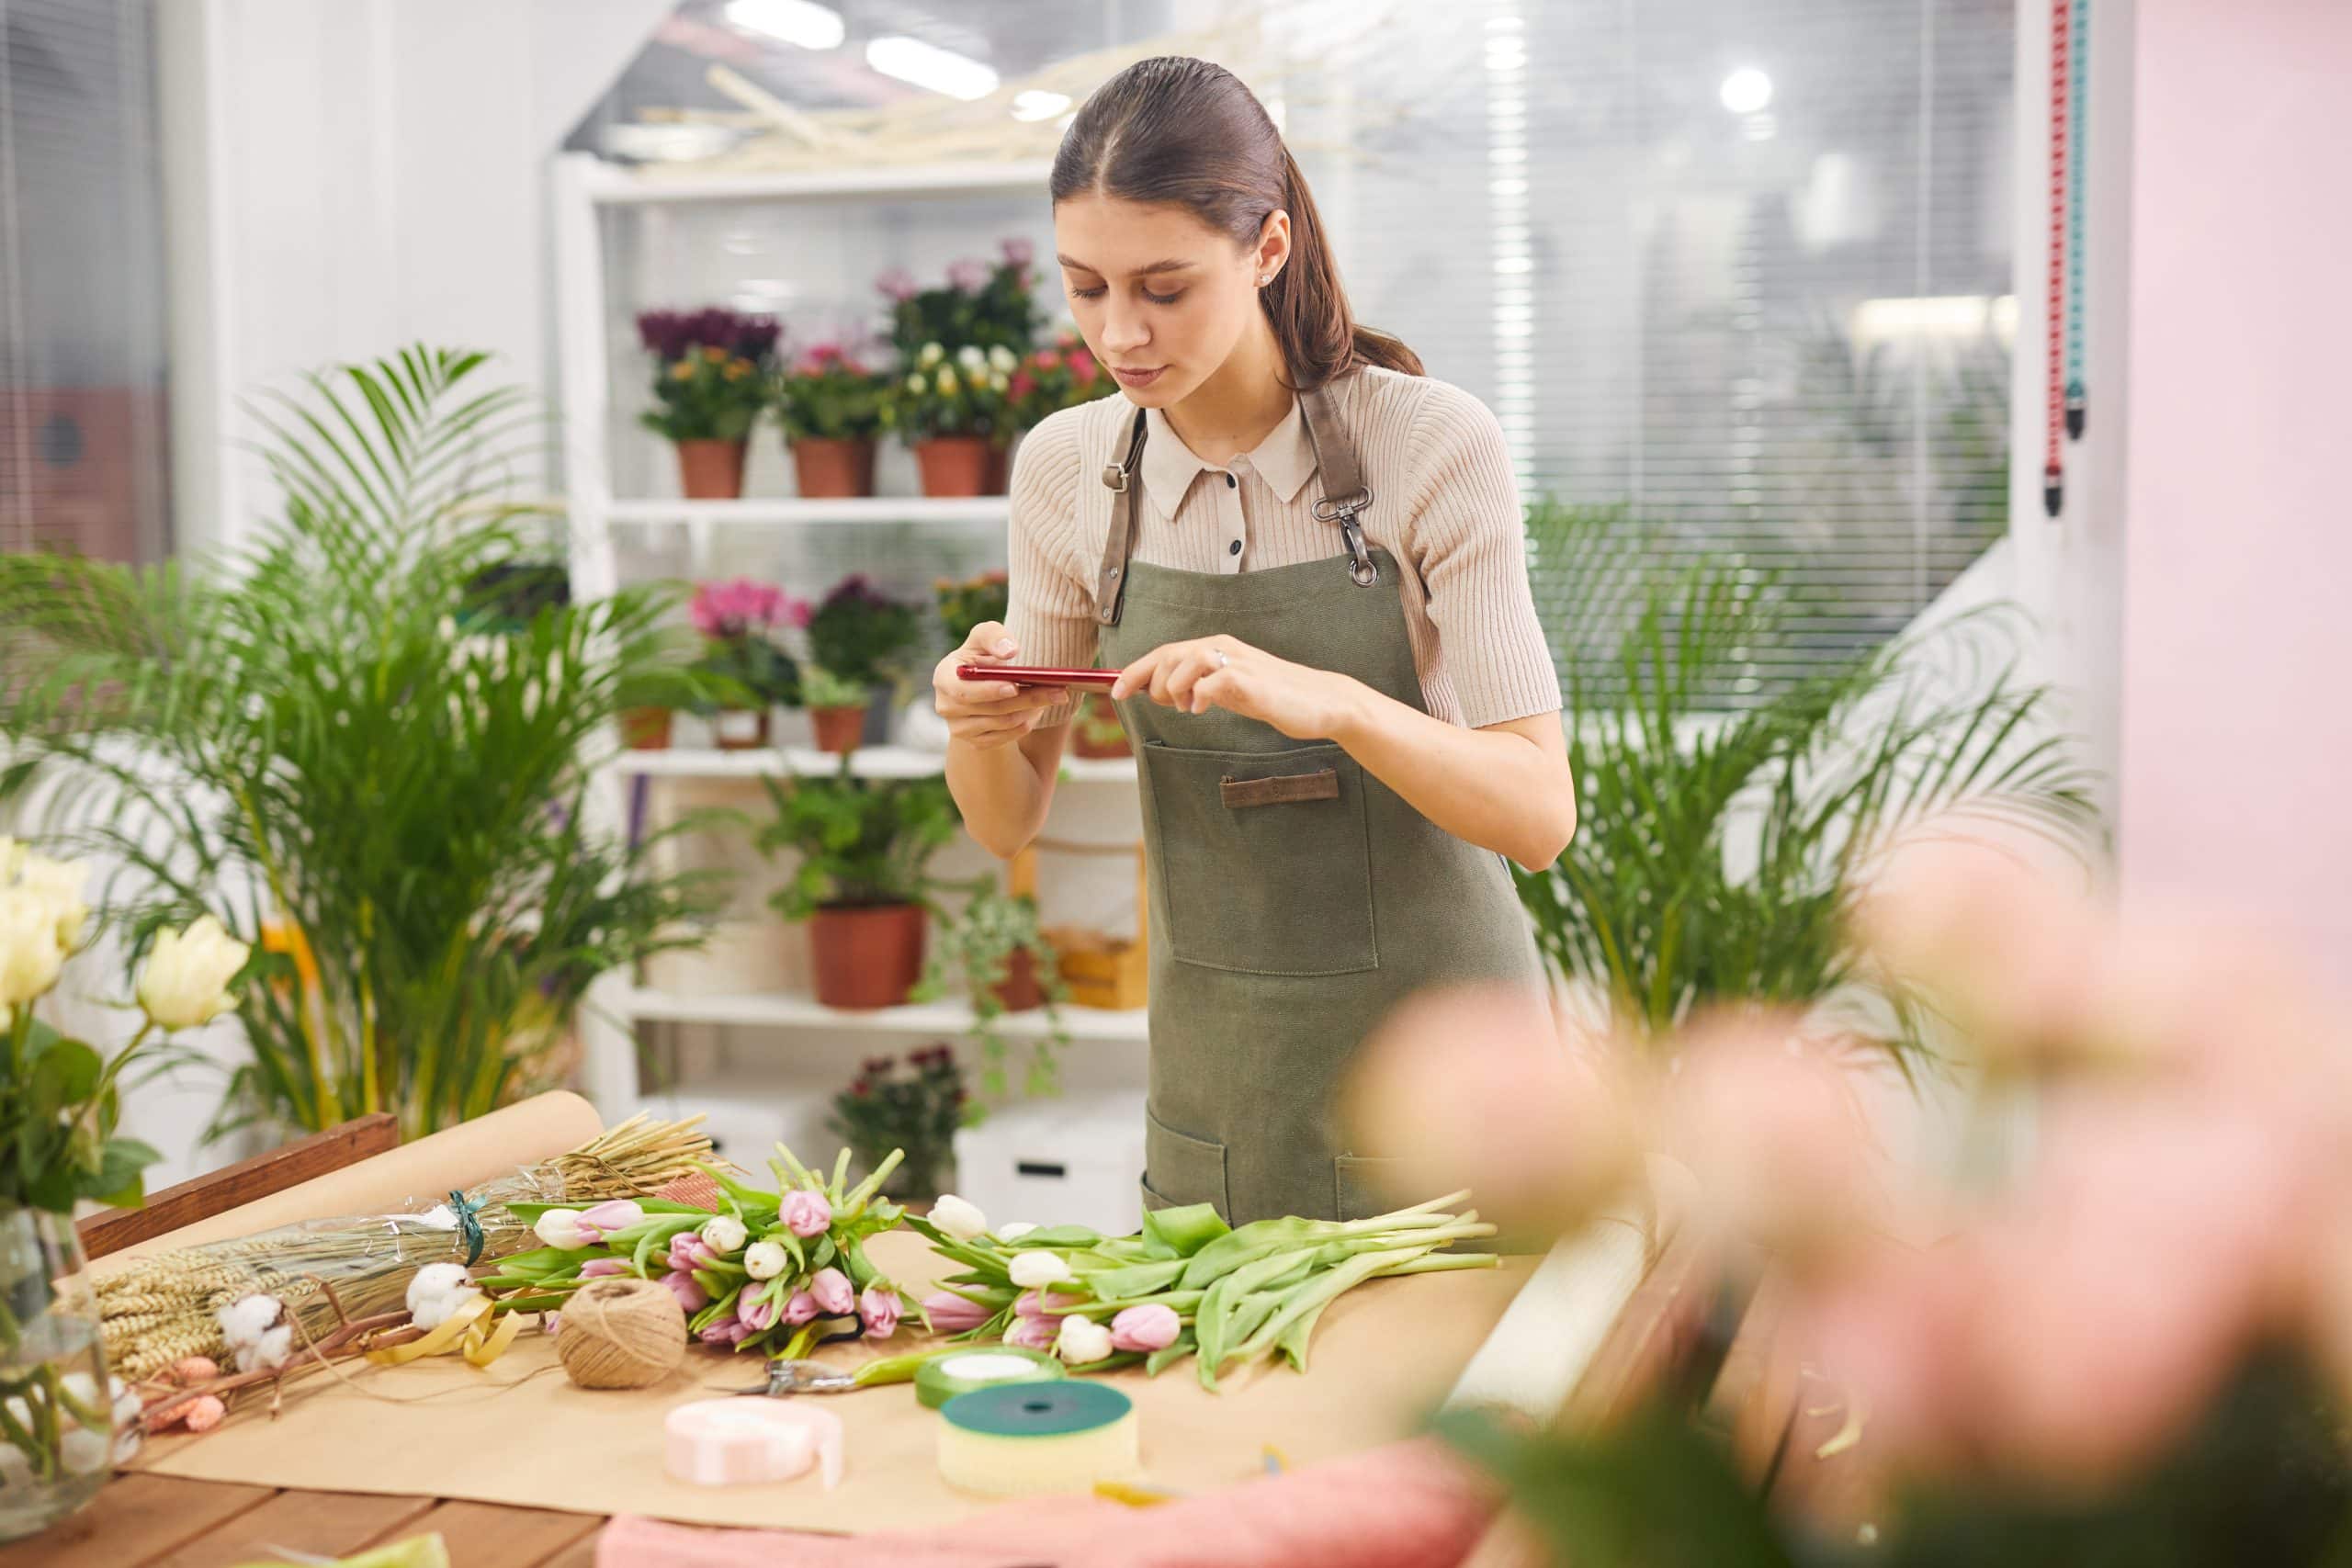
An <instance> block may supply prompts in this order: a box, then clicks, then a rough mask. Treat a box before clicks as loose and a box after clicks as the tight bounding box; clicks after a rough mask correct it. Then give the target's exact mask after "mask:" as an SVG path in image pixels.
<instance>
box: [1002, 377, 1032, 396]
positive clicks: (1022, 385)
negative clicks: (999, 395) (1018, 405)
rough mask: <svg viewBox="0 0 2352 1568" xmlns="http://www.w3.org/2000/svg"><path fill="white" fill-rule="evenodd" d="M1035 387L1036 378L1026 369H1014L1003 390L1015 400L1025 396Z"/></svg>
mask: <svg viewBox="0 0 2352 1568" xmlns="http://www.w3.org/2000/svg"><path fill="white" fill-rule="evenodd" d="M1036 389H1037V378H1035V377H1034V376H1032V375H1030V374H1029V372H1027V371H1026V370H1015V371H1014V372H1013V373H1012V379H1011V380H1010V381H1008V382H1007V383H1006V385H1005V390H1006V391H1007V392H1008V393H1009V394H1011V395H1012V397H1013V398H1014V399H1015V400H1018V399H1022V398H1025V397H1027V396H1028V395H1029V394H1030V393H1032V392H1034V391H1035V390H1036Z"/></svg>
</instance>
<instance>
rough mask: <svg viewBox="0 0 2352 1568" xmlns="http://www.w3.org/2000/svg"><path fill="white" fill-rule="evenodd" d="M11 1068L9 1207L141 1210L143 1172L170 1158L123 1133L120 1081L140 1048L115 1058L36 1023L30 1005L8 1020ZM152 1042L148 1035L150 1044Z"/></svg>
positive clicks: (6, 1104)
mask: <svg viewBox="0 0 2352 1568" xmlns="http://www.w3.org/2000/svg"><path fill="white" fill-rule="evenodd" d="M0 1031H5V1036H6V1037H5V1040H0V1045H5V1047H6V1053H7V1056H6V1073H5V1074H0V1147H5V1148H6V1150H7V1156H6V1158H5V1159H0V1203H15V1204H21V1205H23V1206H25V1207H27V1208H33V1209H45V1210H47V1211H49V1212H50V1213H55V1214H70V1213H73V1212H74V1205H75V1204H76V1203H80V1202H85V1201H86V1202H96V1203H105V1204H108V1205H110V1206H113V1207H118V1208H135V1207H136V1206H137V1205H138V1204H139V1203H140V1202H141V1201H142V1200H143V1198H144V1191H143V1188H142V1183H141V1177H140V1172H141V1171H142V1170H144V1169H146V1168H147V1167H149V1166H151V1165H153V1164H154V1163H155V1162H156V1161H157V1160H159V1159H161V1158H163V1157H164V1156H162V1155H160V1154H158V1153H157V1152H156V1151H155V1150H154V1149H153V1148H152V1147H150V1146H149V1145H145V1144H142V1143H141V1142H140V1141H139V1140H137V1139H136V1138H122V1137H117V1136H116V1135H115V1126H116V1124H117V1122H119V1120H120V1119H121V1115H122V1098H121V1092H120V1084H119V1079H120V1077H121V1075H122V1070H123V1067H124V1066H125V1065H126V1064H127V1063H128V1062H129V1061H130V1057H131V1055H132V1053H133V1052H134V1051H136V1050H137V1049H138V1046H139V1043H140V1042H139V1041H133V1042H132V1043H131V1044H130V1046H129V1047H127V1048H125V1049H124V1050H123V1051H122V1052H120V1053H119V1055H116V1056H115V1057H114V1058H113V1059H112V1060H111V1061H109V1060H107V1059H105V1058H103V1057H101V1056H100V1055H98V1053H97V1052H96V1051H95V1050H93V1049H91V1047H90V1046H88V1045H86V1044H85V1043H83V1042H81V1041H79V1040H69V1039H67V1038H66V1037H65V1036H63V1035H62V1034H60V1033H58V1032H57V1031H55V1030H54V1029H51V1028H50V1027H49V1025H47V1024H45V1023H42V1022H40V1021H38V1020H36V1019H35V1018H34V1017H33V1013H32V1008H31V1007H30V1006H29V1005H27V1006H23V1007H18V1008H16V1009H14V1010H12V1011H11V1012H9V1013H0ZM144 1038H145V1032H144V1031H142V1032H141V1039H142V1040H143V1039H144Z"/></svg>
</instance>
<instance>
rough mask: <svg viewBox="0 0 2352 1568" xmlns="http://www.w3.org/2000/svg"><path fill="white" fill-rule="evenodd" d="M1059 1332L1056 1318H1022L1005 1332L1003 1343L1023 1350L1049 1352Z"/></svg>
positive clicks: (1058, 1322)
mask: <svg viewBox="0 0 2352 1568" xmlns="http://www.w3.org/2000/svg"><path fill="white" fill-rule="evenodd" d="M1061 1331H1062V1324H1061V1319H1059V1318H1057V1317H1024V1318H1021V1319H1019V1320H1017V1321H1016V1322H1015V1323H1014V1324H1013V1325H1012V1327H1011V1328H1009V1329H1007V1330H1005V1335H1004V1342H1005V1343H1006V1344H1008V1345H1017V1346H1019V1347H1020V1348H1022V1349H1023V1350H1051V1349H1052V1348H1054V1340H1055V1338H1056V1337H1058V1336H1059V1335H1060V1333H1061Z"/></svg>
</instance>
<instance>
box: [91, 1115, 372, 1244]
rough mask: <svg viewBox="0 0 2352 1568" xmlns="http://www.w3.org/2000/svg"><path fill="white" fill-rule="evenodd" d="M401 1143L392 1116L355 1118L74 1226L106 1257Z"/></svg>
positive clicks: (339, 1168) (96, 1215) (97, 1215)
mask: <svg viewBox="0 0 2352 1568" xmlns="http://www.w3.org/2000/svg"><path fill="white" fill-rule="evenodd" d="M400 1141H401V1129H400V1122H399V1120H398V1119H397V1118H395V1117H393V1116H391V1115H390V1114H389V1113H386V1112H379V1113H377V1114H376V1115H373V1116H360V1117H356V1118H355V1119H353V1120H351V1121H349V1122H342V1123H339V1124H338V1125H336V1126H333V1127H330V1128H328V1129H327V1130H326V1131H325V1132H323V1133H313V1134H311V1135H310V1136H309V1137H307V1138H301V1139H298V1140H297V1141H295V1142H293V1143H290V1144H288V1145H285V1146H284V1147H282V1148H276V1149H272V1150H270V1151H269V1152H268V1153H266V1154H259V1155H255V1156H254V1157H253V1158H251V1159H245V1160H239V1161H238V1162H237V1163H236V1164H234V1165H230V1166H223V1167H221V1168H220V1169H219V1170H215V1171H209V1172H207V1173H206V1174H204V1175H202V1176H199V1177H197V1178H195V1179H192V1180H188V1181H183V1182H181V1183H180V1184H179V1185H178V1186H176V1187H166V1188H164V1190H162V1191H161V1192H158V1193H156V1194H155V1195H154V1196H153V1197H151V1198H149V1199H148V1200H147V1201H146V1203H145V1204H144V1205H143V1206H142V1207H140V1208H137V1209H125V1210H121V1211H119V1212H116V1213H105V1214H94V1215H92V1216H91V1217H90V1218H88V1219H86V1220H84V1221H83V1222H82V1223H81V1224H79V1225H78V1226H76V1227H75V1228H76V1229H77V1230H78V1231H79V1233H80V1235H81V1237H82V1250H83V1252H84V1253H85V1254H87V1255H88V1256H89V1257H92V1258H104V1257H105V1256H106V1255H107V1253H109V1252H119V1251H121V1250H122V1249H123V1248H124V1247H130V1246H132V1245H134V1244H136V1243H138V1242H142V1241H146V1240H148V1239H150V1238H151V1237H153V1236H159V1235H164V1234H165V1233H166V1232H169V1231H175V1230H177V1229H179V1228H180V1227H181V1226H182V1225H189V1224H195V1223H196V1222H197V1221H198V1220H204V1219H209V1218H211V1217H212V1216H213V1215H215V1214H220V1213H227V1212H228V1211H229V1210H231V1209H233V1208H236V1207H237V1206H238V1205H240V1204H243V1203H250V1202H252V1201H254V1199H256V1198H266V1197H268V1196H269V1195H270V1194H271V1193H273V1192H283V1191H284V1190H286V1189H288V1188H289V1187H292V1186H294V1185H296V1184H297V1183H300V1182H304V1181H308V1180H310V1179H311V1178H312V1177H314V1176H322V1175H324V1174H325V1173H326V1172H328V1171H331V1170H341V1169H342V1168H344V1167H345V1166H347V1165H355V1164H356V1163H357V1162H359V1161H360V1160H363V1159H366V1158H368V1156H370V1155H379V1154H382V1153H383V1152H384V1151H385V1150H387V1149H390V1148H393V1147H396V1146H397V1145H399V1143H400Z"/></svg>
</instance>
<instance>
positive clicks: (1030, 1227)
mask: <svg viewBox="0 0 2352 1568" xmlns="http://www.w3.org/2000/svg"><path fill="white" fill-rule="evenodd" d="M1036 1228H1037V1227H1036V1226H1035V1224H1031V1223H1030V1222H1029V1221H1027V1220H1015V1221H1013V1222H1012V1224H1009V1225H1006V1226H1004V1227H1003V1228H1002V1229H1001V1230H999V1231H998V1232H997V1233H996V1238H997V1240H999V1241H1019V1240H1020V1239H1021V1238H1022V1237H1023V1236H1024V1235H1028V1234H1029V1233H1030V1232H1031V1231H1034V1230H1035V1229H1036Z"/></svg>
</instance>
